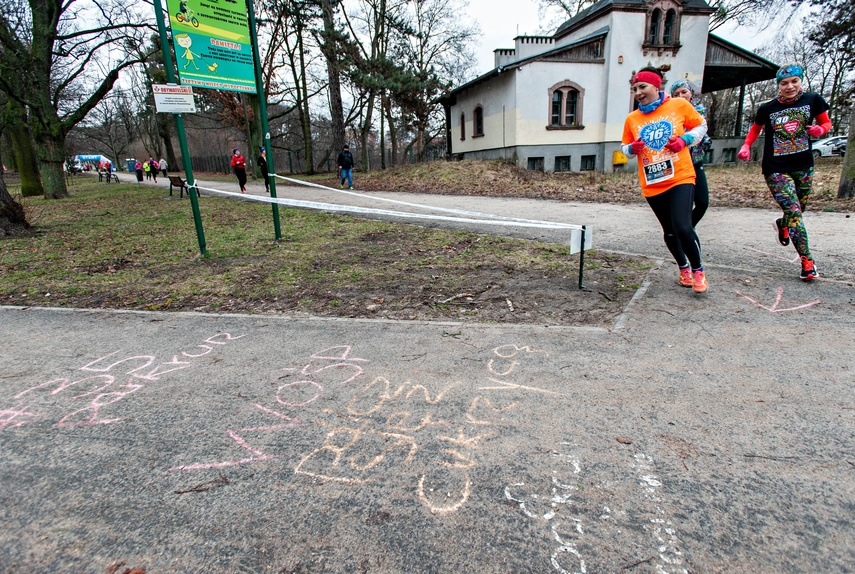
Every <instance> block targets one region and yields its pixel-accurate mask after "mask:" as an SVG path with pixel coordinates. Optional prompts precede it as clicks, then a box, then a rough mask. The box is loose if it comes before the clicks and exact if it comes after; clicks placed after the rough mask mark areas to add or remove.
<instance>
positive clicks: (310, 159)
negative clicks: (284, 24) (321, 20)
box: [297, 23, 315, 175]
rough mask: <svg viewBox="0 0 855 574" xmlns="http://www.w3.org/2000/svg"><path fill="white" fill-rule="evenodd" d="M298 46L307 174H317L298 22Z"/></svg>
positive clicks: (298, 90) (303, 52)
mask: <svg viewBox="0 0 855 574" xmlns="http://www.w3.org/2000/svg"><path fill="white" fill-rule="evenodd" d="M297 48H298V50H299V56H300V71H299V76H298V78H299V79H298V82H297V92H298V93H299V99H300V101H299V102H298V104H299V109H300V124H301V126H302V128H303V147H304V149H305V150H306V174H307V175H314V174H315V156H314V153H313V151H312V116H311V113H310V111H309V88H308V79H307V78H306V59H305V53H306V52H305V48H304V45H303V27H302V24H299V23H298V26H297Z"/></svg>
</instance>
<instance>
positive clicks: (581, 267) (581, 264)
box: [579, 225, 585, 289]
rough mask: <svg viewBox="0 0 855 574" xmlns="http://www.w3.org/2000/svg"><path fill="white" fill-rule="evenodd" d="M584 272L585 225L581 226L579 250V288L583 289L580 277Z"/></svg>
mask: <svg viewBox="0 0 855 574" xmlns="http://www.w3.org/2000/svg"><path fill="white" fill-rule="evenodd" d="M584 273H585V226H584V225H583V226H582V245H581V249H580V250H579V289H584V288H585V285H583V284H582V278H583V275H584Z"/></svg>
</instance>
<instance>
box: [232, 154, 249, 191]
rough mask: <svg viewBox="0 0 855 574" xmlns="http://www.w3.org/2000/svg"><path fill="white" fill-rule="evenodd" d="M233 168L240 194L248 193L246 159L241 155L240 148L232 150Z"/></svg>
mask: <svg viewBox="0 0 855 574" xmlns="http://www.w3.org/2000/svg"><path fill="white" fill-rule="evenodd" d="M232 168H233V169H234V170H235V175H236V176H237V180H238V185H240V192H241V193H246V158H245V157H243V155H241V153H240V149H239V148H235V149H233V150H232Z"/></svg>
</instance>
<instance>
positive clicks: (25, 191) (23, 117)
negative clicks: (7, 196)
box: [6, 101, 45, 197]
mask: <svg viewBox="0 0 855 574" xmlns="http://www.w3.org/2000/svg"><path fill="white" fill-rule="evenodd" d="M6 133H7V134H8V135H9V139H10V140H11V141H12V151H13V152H14V154H15V163H16V164H17V166H18V173H20V175H21V195H23V196H24V197H30V196H37V195H44V192H45V189H44V187H43V186H42V178H41V176H40V175H39V164H38V160H37V158H36V150H35V148H34V147H33V138H32V137H31V136H30V131H29V130H28V129H27V112H26V110H25V109H24V108H23V107H22V106H21V105H20V104H18V103H16V102H12V101H10V102H9V103H8V104H7V107H6Z"/></svg>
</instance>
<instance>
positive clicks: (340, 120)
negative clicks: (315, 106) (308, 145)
mask: <svg viewBox="0 0 855 574" xmlns="http://www.w3.org/2000/svg"><path fill="white" fill-rule="evenodd" d="M321 8H322V10H323V18H324V33H323V42H322V45H321V51H322V52H323V54H324V58H325V59H326V61H327V76H328V77H329V87H328V89H327V92H328V93H329V98H330V128H331V129H332V149H334V150H340V149H341V148H343V147H344V144H345V141H344V105H343V104H342V100H341V74H340V72H339V65H338V58H337V55H336V53H337V52H338V50H337V49H336V48H337V46H336V41H335V37H336V36H335V22H334V20H333V13H334V10H335V7H334V6H333V2H332V0H322V1H321Z"/></svg>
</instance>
